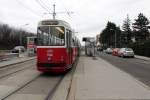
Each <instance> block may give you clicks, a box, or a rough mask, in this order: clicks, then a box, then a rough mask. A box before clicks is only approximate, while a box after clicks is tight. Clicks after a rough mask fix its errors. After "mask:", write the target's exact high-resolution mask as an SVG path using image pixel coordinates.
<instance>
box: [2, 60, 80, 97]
mask: <svg viewBox="0 0 150 100" xmlns="http://www.w3.org/2000/svg"><path fill="white" fill-rule="evenodd" d="M76 64H77V62H76V63H75V64H74V65H73V66H74V67H73V68H72V69H71V70H70V71H69V72H67V73H64V74H48V73H41V74H40V75H38V76H37V77H35V78H34V79H33V80H31V81H30V82H28V83H27V84H25V85H24V86H22V87H20V88H18V89H17V90H16V91H14V92H13V93H12V94H10V95H8V96H7V97H6V98H4V99H3V100H26V99H28V100H51V99H52V97H53V95H54V94H55V92H56V91H57V88H58V87H59V85H60V84H61V82H62V80H63V79H64V77H65V76H66V75H68V74H70V75H71V76H72V75H73V73H74V71H75V66H76ZM62 88H63V87H62Z"/></svg>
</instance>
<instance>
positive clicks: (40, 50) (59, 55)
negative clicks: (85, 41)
mask: <svg viewBox="0 0 150 100" xmlns="http://www.w3.org/2000/svg"><path fill="white" fill-rule="evenodd" d="M79 48H80V42H79V40H78V39H77V38H76V37H75V34H74V32H73V30H72V28H71V27H70V25H69V24H68V23H67V22H65V21H62V20H42V21H40V22H39V23H38V28H37V69H38V70H39V71H42V72H65V71H67V70H68V69H70V68H71V67H72V64H73V63H74V62H75V61H76V60H77V58H78V56H79V50H80V49H79Z"/></svg>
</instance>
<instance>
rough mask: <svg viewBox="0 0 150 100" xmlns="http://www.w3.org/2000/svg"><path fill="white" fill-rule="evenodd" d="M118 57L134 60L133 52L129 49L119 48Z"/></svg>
mask: <svg viewBox="0 0 150 100" xmlns="http://www.w3.org/2000/svg"><path fill="white" fill-rule="evenodd" d="M118 56H120V57H133V58H134V51H133V50H132V49H131V48H121V49H120V50H119V52H118Z"/></svg>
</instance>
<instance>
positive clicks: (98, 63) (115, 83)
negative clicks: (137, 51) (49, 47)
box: [68, 56, 150, 100]
mask: <svg viewBox="0 0 150 100" xmlns="http://www.w3.org/2000/svg"><path fill="white" fill-rule="evenodd" d="M68 100H150V88H149V87H148V86H146V85H144V84H143V83H141V82H140V81H138V80H137V79H135V78H134V77H132V76H131V75H129V74H128V73H126V72H124V71H122V70H120V69H118V68H116V67H115V66H113V65H111V64H109V63H108V62H106V61H105V60H103V59H101V58H98V57H96V59H93V58H92V57H87V56H81V57H80V59H79V63H78V65H77V68H76V71H75V73H74V76H73V79H72V83H71V89H70V92H69V96H68Z"/></svg>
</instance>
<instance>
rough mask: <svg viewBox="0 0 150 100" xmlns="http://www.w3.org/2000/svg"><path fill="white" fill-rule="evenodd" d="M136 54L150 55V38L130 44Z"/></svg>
mask: <svg viewBox="0 0 150 100" xmlns="http://www.w3.org/2000/svg"><path fill="white" fill-rule="evenodd" d="M129 47H130V48H132V49H133V50H134V52H135V54H136V55H141V56H147V57H150V40H149V41H145V42H143V43H132V44H130V45H129Z"/></svg>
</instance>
